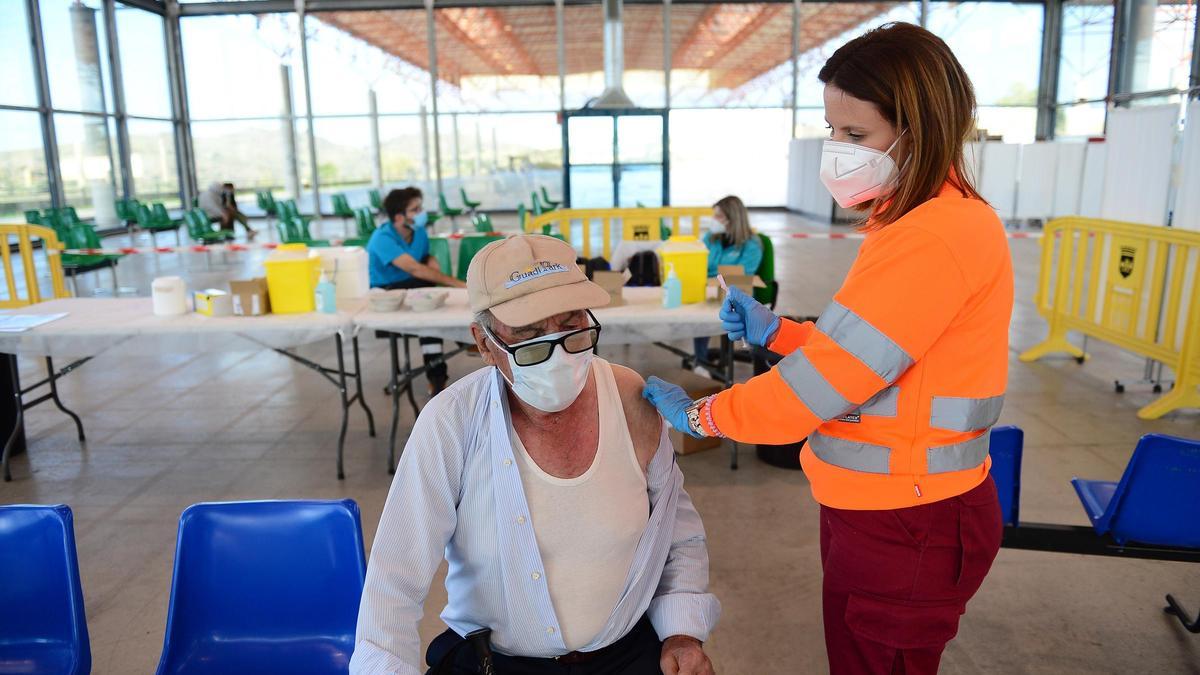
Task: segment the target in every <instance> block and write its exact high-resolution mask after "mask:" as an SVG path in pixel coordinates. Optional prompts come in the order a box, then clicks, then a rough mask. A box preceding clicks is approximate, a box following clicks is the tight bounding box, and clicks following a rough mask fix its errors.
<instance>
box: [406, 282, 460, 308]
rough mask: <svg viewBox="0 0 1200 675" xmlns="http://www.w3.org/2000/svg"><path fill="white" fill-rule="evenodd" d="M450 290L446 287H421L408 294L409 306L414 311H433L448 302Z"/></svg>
mask: <svg viewBox="0 0 1200 675" xmlns="http://www.w3.org/2000/svg"><path fill="white" fill-rule="evenodd" d="M449 295H450V291H447V290H445V289H434V288H429V289H426V288H420V289H414V290H413V291H412V292H410V293H409V294H408V306H409V307H411V308H412V310H413V311H414V312H431V311H433V310H435V309H437V308H438V307H441V306H442V305H444V304H446V297H447V296H449Z"/></svg>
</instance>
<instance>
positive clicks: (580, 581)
mask: <svg viewBox="0 0 1200 675" xmlns="http://www.w3.org/2000/svg"><path fill="white" fill-rule="evenodd" d="M592 375H593V377H594V378H595V381H596V399H597V403H598V405H599V416H600V433H599V440H598V443H597V449H596V457H595V459H593V461H592V465H591V466H590V467H589V468H588V470H587V471H585V472H584V473H583V474H582V475H580V476H578V477H576V478H555V477H554V476H551V475H549V474H547V473H546V472H545V471H542V469H541V468H540V467H539V466H538V465H537V463H536V462H534V461H533V459H532V458H531V457H530V456H529V453H528V452H527V451H526V450H525V446H524V444H522V443H521V439H520V437H519V436H517V434H516V433H515V431H513V429H512V426H511V422H510V425H509V432H510V434H511V435H512V437H513V447H514V448H515V449H516V454H517V456H518V457H519V458H520V461H519V462H518V465H519V467H520V470H521V483H522V486H523V487H524V489H525V499H526V501H527V502H528V503H529V512H530V516H531V518H532V520H533V530H534V534H535V535H536V538H537V544H538V550H539V552H540V553H541V557H542V564H543V565H544V569H545V575H546V584H547V588H548V590H549V591H550V600H551V602H552V603H553V605H554V613H555V615H556V616H557V618H558V622H559V628H560V629H561V631H562V639H563V642H564V643H565V644H566V647H567V649H569V650H572V651H575V650H577V649H579V648H580V647H582V646H584V645H587V644H588V643H589V642H591V641H592V639H593V638H594V637H595V636H596V634H597V633H599V632H600V631H601V630H602V629H603V628H604V625H605V623H606V622H607V621H608V617H609V616H610V615H611V614H612V611H613V607H615V606H616V604H617V600H618V599H619V597H620V594H621V591H622V589H624V587H625V580H626V577H627V576H628V574H629V567H630V565H631V564H632V563H633V557H634V552H635V550H636V549H637V545H638V541H639V540H640V539H641V537H642V532H643V531H644V530H645V528H646V523H647V521H648V519H649V517H650V500H649V497H648V494H647V492H646V475H645V473H644V472H643V471H642V467H641V465H640V464H639V463H638V459H637V454H636V452H635V451H634V448H633V439H632V438H630V435H629V425H628V423H626V421H625V410H624V408H622V406H621V396H620V393H619V392H618V391H617V383H616V380H615V379H614V378H613V374H612V366H610V365H609V364H608V362H606V361H604V360H602V359H599V358H596V359H593V360H592Z"/></svg>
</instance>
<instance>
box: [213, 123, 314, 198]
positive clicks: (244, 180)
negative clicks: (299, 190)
mask: <svg viewBox="0 0 1200 675" xmlns="http://www.w3.org/2000/svg"><path fill="white" fill-rule="evenodd" d="M289 132H292V138H293V139H294V142H295V148H296V160H297V165H298V167H299V169H300V171H301V178H300V180H301V181H302V182H307V181H306V177H307V176H308V175H309V174H310V173H311V172H310V171H309V170H308V167H309V161H308V150H307V144H306V143H305V142H304V139H305V138H306V136H305V134H306V133H307V131H306V127H305V125H304V123H303V120H301V121H299V122H297V124H296V128H295V129H294V130H293V127H292V125H291V124H289V123H288V122H287V121H286V120H282V119H275V120H236V121H228V122H207V121H193V122H192V144H193V146H194V148H195V154H196V181H197V183H199V185H200V187H201V188H202V189H203V188H204V187H205V186H207V185H208V184H209V183H212V182H216V181H227V180H228V181H232V182H233V183H235V184H236V185H237V187H238V189H239V190H266V189H272V190H279V191H285V189H286V181H287V176H288V173H289V170H288V166H287V162H286V157H287V153H288V143H289V139H288V136H289ZM277 196H278V195H277ZM287 196H289V197H296V195H292V194H288V195H287Z"/></svg>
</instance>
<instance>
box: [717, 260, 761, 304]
mask: <svg viewBox="0 0 1200 675" xmlns="http://www.w3.org/2000/svg"><path fill="white" fill-rule="evenodd" d="M717 274H719V275H721V277H722V278H723V279H725V283H726V284H728V285H730V286H733V287H736V288H737V289H738V290H740V291H742V292H743V293H745V294H746V295H749V296H751V297H753V296H754V289H756V288H766V287H767V284H766V283H765V282H763V280H762V279H759V278H758V275H757V274H746V268H744V267H742V266H741V265H719V266H718V267H717ZM708 287H709V288H716V289H717V300H718V301H720V302H724V301H725V291H724V290H723V289H722V288H721V282H719V281H717V279H716V277H713V278H712V279H709V280H708Z"/></svg>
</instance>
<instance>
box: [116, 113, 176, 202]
mask: <svg viewBox="0 0 1200 675" xmlns="http://www.w3.org/2000/svg"><path fill="white" fill-rule="evenodd" d="M128 126H129V163H130V168H131V170H132V172H133V184H134V186H135V187H136V188H137V198H138V199H141V200H143V201H148V202H163V203H165V204H166V205H167V206H168V207H171V208H175V207H178V206H179V173H178V170H177V167H176V163H175V130H174V125H173V124H172V123H171V122H167V121H161V122H160V121H158V120H139V119H130V120H129V121H128Z"/></svg>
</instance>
